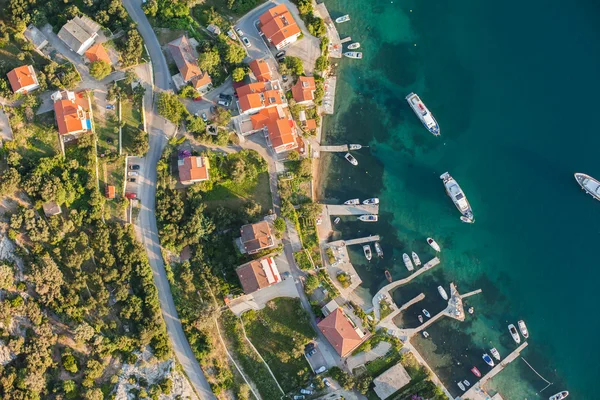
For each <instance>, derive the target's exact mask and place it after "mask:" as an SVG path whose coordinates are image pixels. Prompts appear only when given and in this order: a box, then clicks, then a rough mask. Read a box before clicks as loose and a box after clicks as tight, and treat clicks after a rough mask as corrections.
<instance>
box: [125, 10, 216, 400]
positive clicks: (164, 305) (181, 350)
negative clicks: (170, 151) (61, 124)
mask: <svg viewBox="0 0 600 400" xmlns="http://www.w3.org/2000/svg"><path fill="white" fill-rule="evenodd" d="M141 4H142V3H141V0H123V5H124V6H125V8H126V9H127V12H128V13H129V15H130V16H131V18H132V19H133V20H134V21H135V22H136V23H137V25H138V30H139V31H140V34H141V35H142V37H143V38H144V41H145V43H146V47H147V49H148V53H149V54H150V59H151V60H152V67H153V70H154V84H153V92H154V93H156V92H157V91H167V90H170V87H171V76H170V74H169V68H168V67H167V62H166V60H165V57H164V55H163V54H162V51H161V49H160V44H159V43H158V39H157V38H156V35H155V34H154V31H153V30H152V27H151V26H150V23H149V22H148V19H147V18H146V15H145V14H144V12H143V11H142V8H141ZM148 97H149V98H151V97H153V96H152V95H151V94H148ZM146 107H147V109H146V117H147V126H148V134H149V142H150V149H149V150H148V153H147V154H146V156H145V157H144V165H143V166H142V171H141V172H142V174H141V175H142V176H143V179H140V181H141V182H140V185H139V189H138V197H139V198H140V201H141V203H142V206H141V210H140V214H139V217H138V219H137V221H135V227H136V232H137V234H138V237H140V238H141V240H142V243H143V244H144V246H145V247H146V252H147V253H148V259H149V261H150V266H151V267H152V272H153V275H154V282H155V284H156V287H157V289H158V297H159V299H160V307H161V310H162V314H163V318H164V320H165V323H166V325H167V332H168V334H169V337H170V339H171V343H172V345H173V349H174V351H175V356H176V357H177V360H178V361H179V363H180V364H181V365H182V367H183V370H184V371H185V373H186V375H187V377H188V379H189V380H190V382H191V384H192V386H193V387H194V390H195V391H196V393H197V394H198V396H199V397H200V398H201V399H202V400H204V399H211V400H212V399H216V397H215V395H214V394H213V393H212V391H211V389H210V385H209V384H208V382H207V380H206V377H205V376H204V373H203V372H202V369H201V368H200V365H199V364H198V361H197V360H196V357H195V356H194V353H193V352H192V349H191V347H190V345H189V343H188V341H187V339H186V337H185V334H184V333H183V328H182V326H181V321H180V320H179V317H178V315H177V310H176V308H175V303H174V302H173V295H172V294H171V288H170V286H169V281H168V280H167V275H166V273H165V265H164V262H163V258H162V254H161V249H160V242H159V239H158V228H157V225H156V216H155V213H154V207H155V198H156V178H157V173H156V164H157V163H158V160H159V159H160V156H161V154H162V152H163V149H164V148H165V146H166V144H167V139H168V137H170V136H171V135H172V134H173V133H174V132H175V130H176V127H175V126H174V125H173V124H171V123H169V122H168V121H166V120H165V119H164V118H162V117H161V116H159V115H158V114H157V113H156V109H155V107H154V106H153V104H152V101H147V102H146Z"/></svg>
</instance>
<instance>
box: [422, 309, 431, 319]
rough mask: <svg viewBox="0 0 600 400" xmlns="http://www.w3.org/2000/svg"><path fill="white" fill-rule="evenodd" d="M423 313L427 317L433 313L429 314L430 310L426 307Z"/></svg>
mask: <svg viewBox="0 0 600 400" xmlns="http://www.w3.org/2000/svg"><path fill="white" fill-rule="evenodd" d="M423 315H425V316H426V317H427V318H431V314H429V311H427V310H426V309H423Z"/></svg>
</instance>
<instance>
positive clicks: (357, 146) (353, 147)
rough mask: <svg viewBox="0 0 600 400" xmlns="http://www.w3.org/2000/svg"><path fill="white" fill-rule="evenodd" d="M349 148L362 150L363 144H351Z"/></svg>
mask: <svg viewBox="0 0 600 400" xmlns="http://www.w3.org/2000/svg"><path fill="white" fill-rule="evenodd" d="M348 149H350V150H360V149H362V144H349V145H348Z"/></svg>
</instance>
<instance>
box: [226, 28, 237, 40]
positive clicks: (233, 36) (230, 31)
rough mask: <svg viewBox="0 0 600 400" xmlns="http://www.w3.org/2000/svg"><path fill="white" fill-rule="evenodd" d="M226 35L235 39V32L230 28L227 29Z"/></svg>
mask: <svg viewBox="0 0 600 400" xmlns="http://www.w3.org/2000/svg"><path fill="white" fill-rule="evenodd" d="M227 36H229V37H230V38H231V39H232V40H236V39H237V38H236V37H235V33H233V31H232V30H231V29H230V30H228V31H227Z"/></svg>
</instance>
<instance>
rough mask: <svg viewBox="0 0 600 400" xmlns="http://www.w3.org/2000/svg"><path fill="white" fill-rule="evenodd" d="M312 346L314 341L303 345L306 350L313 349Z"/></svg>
mask: <svg viewBox="0 0 600 400" xmlns="http://www.w3.org/2000/svg"><path fill="white" fill-rule="evenodd" d="M314 348H315V342H310V343H308V344H307V345H306V346H304V349H305V350H306V351H309V350H311V349H314Z"/></svg>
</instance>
